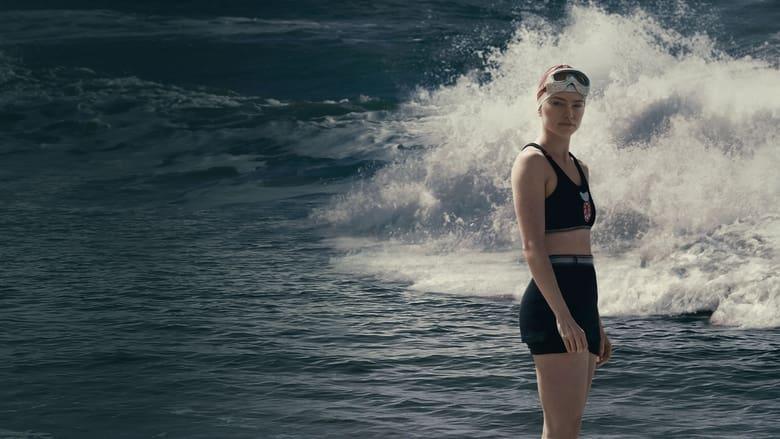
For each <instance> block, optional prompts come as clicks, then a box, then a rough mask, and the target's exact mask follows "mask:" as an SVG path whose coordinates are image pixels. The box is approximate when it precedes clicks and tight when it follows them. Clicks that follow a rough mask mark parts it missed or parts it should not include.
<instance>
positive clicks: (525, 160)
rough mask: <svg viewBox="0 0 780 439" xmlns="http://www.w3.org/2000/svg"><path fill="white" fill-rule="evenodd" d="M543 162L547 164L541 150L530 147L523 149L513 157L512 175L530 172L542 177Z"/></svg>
mask: <svg viewBox="0 0 780 439" xmlns="http://www.w3.org/2000/svg"><path fill="white" fill-rule="evenodd" d="M545 162H547V159H546V158H545V157H544V153H543V152H542V151H541V150H539V149H538V148H534V147H530V146H529V147H527V148H525V147H524V148H523V149H521V150H520V152H518V153H517V157H515V162H514V164H513V165H512V174H519V173H527V172H531V173H534V174H539V175H540V176H543V175H544V170H545V168H544V166H543V163H545Z"/></svg>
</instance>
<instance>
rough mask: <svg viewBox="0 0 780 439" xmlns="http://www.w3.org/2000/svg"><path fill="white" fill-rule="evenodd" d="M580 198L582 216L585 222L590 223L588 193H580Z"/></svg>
mask: <svg viewBox="0 0 780 439" xmlns="http://www.w3.org/2000/svg"><path fill="white" fill-rule="evenodd" d="M580 198H582V201H583V203H582V215H583V216H584V217H585V222H586V223H587V222H590V214H591V211H590V194H589V193H588V192H580Z"/></svg>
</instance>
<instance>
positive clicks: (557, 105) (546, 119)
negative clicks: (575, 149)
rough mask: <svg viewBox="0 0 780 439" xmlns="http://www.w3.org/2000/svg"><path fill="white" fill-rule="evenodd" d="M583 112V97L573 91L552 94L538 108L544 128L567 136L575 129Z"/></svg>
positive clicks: (580, 120) (578, 125)
mask: <svg viewBox="0 0 780 439" xmlns="http://www.w3.org/2000/svg"><path fill="white" fill-rule="evenodd" d="M584 113H585V99H584V98H583V97H582V95H581V94H579V93H576V92H573V91H566V92H561V93H556V94H554V95H553V96H552V97H550V98H549V99H547V100H546V101H545V102H544V103H543V104H542V107H541V108H540V109H539V115H540V116H541V118H542V126H543V127H544V129H545V130H547V131H551V132H553V133H554V134H557V135H559V136H561V137H569V136H571V135H572V134H574V132H575V131H577V128H579V127H580V122H582V115H583V114H584Z"/></svg>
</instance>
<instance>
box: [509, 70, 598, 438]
mask: <svg viewBox="0 0 780 439" xmlns="http://www.w3.org/2000/svg"><path fill="white" fill-rule="evenodd" d="M589 87H590V80H589V79H588V77H587V75H585V74H584V73H583V72H581V71H580V70H577V69H574V68H572V67H571V66H568V65H565V64H561V65H556V66H553V67H551V68H550V69H548V70H547V71H546V72H545V73H544V75H543V76H542V79H541V81H540V82H539V86H538V88H537V94H536V100H537V104H538V109H537V111H538V113H539V116H540V117H541V122H542V130H541V134H540V135H539V137H538V138H537V140H536V142H534V143H529V144H528V145H526V146H524V147H523V150H522V151H521V152H520V153H519V154H518V156H517V159H516V160H515V163H514V165H513V166H512V192H513V200H514V206H515V213H516V215H517V220H518V224H519V226H520V234H521V236H522V242H523V255H524V256H525V260H526V262H527V263H528V267H529V269H530V270H531V276H532V277H533V279H532V280H531V282H530V283H529V285H528V287H527V288H526V290H525V293H524V294H523V297H522V299H521V302H520V319H519V320H520V334H521V339H522V340H523V342H525V343H526V344H527V345H528V348H529V350H530V351H531V354H532V356H533V360H534V364H535V366H536V379H537V385H538V388H539V399H540V401H541V404H542V411H543V413H544V426H543V428H542V438H555V439H560V438H576V437H577V435H578V434H579V430H580V425H581V421H582V413H583V411H584V409H585V402H586V400H587V397H588V392H589V391H590V383H591V380H592V379H593V373H594V371H595V368H596V366H599V365H601V364H604V363H605V362H606V361H607V360H608V359H609V357H610V356H611V353H612V346H611V344H610V342H609V339H608V338H607V335H606V334H605V333H604V327H603V325H602V324H601V318H600V316H599V311H598V293H597V288H596V272H595V270H594V268H593V256H592V255H591V249H590V228H591V226H592V225H593V223H594V222H595V220H596V207H595V205H594V203H593V197H592V194H591V192H590V186H589V185H588V178H589V171H588V167H587V166H585V164H584V163H582V162H581V161H578V160H577V159H576V158H575V157H574V155H572V154H571V153H570V152H569V142H570V140H571V136H572V134H574V132H575V131H577V128H579V126H580V122H581V121H582V115H583V113H584V111H585V99H586V97H587V95H588V89H589Z"/></svg>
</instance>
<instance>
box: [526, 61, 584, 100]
mask: <svg viewBox="0 0 780 439" xmlns="http://www.w3.org/2000/svg"><path fill="white" fill-rule="evenodd" d="M589 90H590V79H588V76H587V75H586V74H585V73H582V72H581V71H579V70H577V69H572V68H562V69H560V70H556V71H554V72H553V73H551V74H549V75H547V81H546V82H545V83H544V95H545V97H544V99H542V101H540V103H539V105H541V102H544V101H545V100H547V98H549V97H550V96H552V95H553V94H555V93H560V92H564V91H575V92H577V93H579V94H581V95H582V96H583V97H585V96H587V95H588V91H589Z"/></svg>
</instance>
